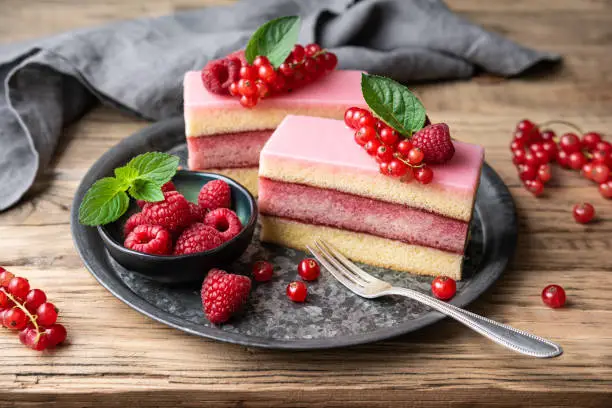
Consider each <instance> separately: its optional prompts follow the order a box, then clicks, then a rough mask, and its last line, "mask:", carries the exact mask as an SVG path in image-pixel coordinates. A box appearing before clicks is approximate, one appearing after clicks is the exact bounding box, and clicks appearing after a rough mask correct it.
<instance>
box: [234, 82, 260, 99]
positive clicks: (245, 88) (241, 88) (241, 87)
mask: <svg viewBox="0 0 612 408" xmlns="http://www.w3.org/2000/svg"><path fill="white" fill-rule="evenodd" d="M238 93H240V95H243V96H253V95H255V94H256V93H257V86H255V81H251V80H250V79H241V80H239V81H238Z"/></svg>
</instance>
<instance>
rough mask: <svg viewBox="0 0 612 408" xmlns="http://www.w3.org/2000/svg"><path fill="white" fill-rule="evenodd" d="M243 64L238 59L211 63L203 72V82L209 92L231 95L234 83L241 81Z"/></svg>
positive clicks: (225, 59)
mask: <svg viewBox="0 0 612 408" xmlns="http://www.w3.org/2000/svg"><path fill="white" fill-rule="evenodd" d="M241 66H242V63H241V62H240V59H238V58H222V59H218V60H213V61H210V62H209V63H208V64H206V66H205V67H204V69H203V70H202V82H203V83H204V87H205V88H206V89H208V91H209V92H212V93H214V94H219V95H229V94H230V93H229V87H230V85H231V84H232V82H236V81H238V80H239V79H240V67H241Z"/></svg>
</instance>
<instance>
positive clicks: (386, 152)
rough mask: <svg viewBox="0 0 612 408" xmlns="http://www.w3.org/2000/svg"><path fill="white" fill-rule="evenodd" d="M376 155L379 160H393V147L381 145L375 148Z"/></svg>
mask: <svg viewBox="0 0 612 408" xmlns="http://www.w3.org/2000/svg"><path fill="white" fill-rule="evenodd" d="M376 157H377V158H378V160H380V161H381V162H390V161H391V160H393V149H391V148H389V146H385V145H381V146H379V147H378V150H376Z"/></svg>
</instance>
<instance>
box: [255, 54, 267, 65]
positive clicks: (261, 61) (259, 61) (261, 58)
mask: <svg viewBox="0 0 612 408" xmlns="http://www.w3.org/2000/svg"><path fill="white" fill-rule="evenodd" d="M253 65H255V66H256V67H261V66H264V65H270V60H269V59H268V57H266V56H265V55H258V56H257V57H255V60H253Z"/></svg>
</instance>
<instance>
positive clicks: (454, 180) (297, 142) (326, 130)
mask: <svg viewBox="0 0 612 408" xmlns="http://www.w3.org/2000/svg"><path fill="white" fill-rule="evenodd" d="M276 132H278V133H290V134H291V137H272V138H271V139H270V140H269V141H268V143H267V144H266V146H265V149H264V150H263V151H262V156H261V157H262V159H263V158H264V156H265V157H266V159H268V160H271V161H272V160H274V158H279V159H281V160H282V159H288V160H291V161H292V162H293V163H301V165H302V166H303V167H305V168H306V167H308V166H312V165H323V166H325V167H326V168H331V169H333V168H337V169H343V170H348V171H350V172H355V173H365V174H372V175H374V174H379V167H378V163H376V161H375V160H373V159H372V157H370V156H369V155H368V154H367V153H366V152H365V151H364V149H363V148H362V147H360V146H359V145H358V144H357V143H355V142H354V140H353V133H354V131H353V130H351V129H349V128H348V127H347V126H346V125H345V124H344V122H343V121H341V120H334V119H323V118H313V117H308V116H294V115H289V116H287V117H286V118H285V120H284V121H283V122H281V124H280V125H279V126H278V128H277V130H276ZM453 144H454V146H455V155H454V156H453V158H452V160H450V161H449V162H448V163H445V164H440V165H432V166H430V167H431V169H432V170H433V171H434V174H435V176H434V181H433V182H432V184H431V186H434V185H436V186H439V187H442V188H445V189H452V190H458V191H462V190H464V191H470V192H471V191H474V190H475V189H476V187H477V185H478V180H479V175H480V167H481V165H482V161H483V156H484V149H483V148H482V147H481V146H477V145H473V144H468V143H463V142H459V141H457V140H454V141H453Z"/></svg>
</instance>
